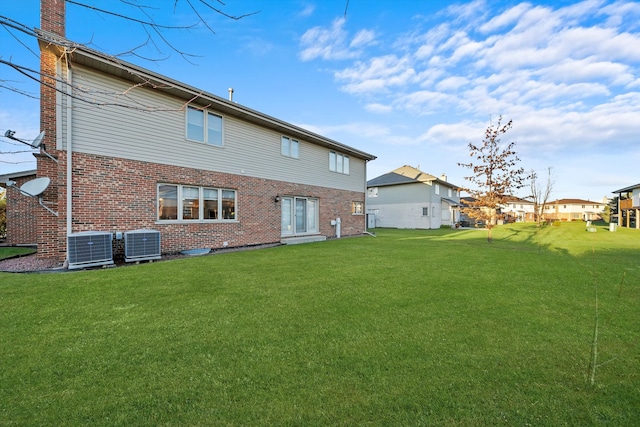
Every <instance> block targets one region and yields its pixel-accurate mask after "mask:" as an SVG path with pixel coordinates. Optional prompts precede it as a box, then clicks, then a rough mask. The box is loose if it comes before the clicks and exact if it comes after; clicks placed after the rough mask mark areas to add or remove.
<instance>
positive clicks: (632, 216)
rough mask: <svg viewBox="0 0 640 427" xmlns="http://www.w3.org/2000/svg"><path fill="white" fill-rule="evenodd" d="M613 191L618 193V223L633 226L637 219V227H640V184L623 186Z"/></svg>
mask: <svg viewBox="0 0 640 427" xmlns="http://www.w3.org/2000/svg"><path fill="white" fill-rule="evenodd" d="M612 193H614V194H617V195H618V225H619V226H621V227H627V228H629V227H631V225H632V221H633V220H635V228H640V221H638V218H639V217H640V184H636V185H631V186H629V187H625V188H621V189H619V190H616V191H612Z"/></svg>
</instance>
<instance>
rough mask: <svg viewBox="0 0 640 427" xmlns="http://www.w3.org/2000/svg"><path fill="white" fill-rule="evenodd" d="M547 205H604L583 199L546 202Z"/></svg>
mask: <svg viewBox="0 0 640 427" xmlns="http://www.w3.org/2000/svg"><path fill="white" fill-rule="evenodd" d="M547 204H548V205H605V204H606V203H603V202H593V201H591V200H583V199H558V200H553V201H551V202H547Z"/></svg>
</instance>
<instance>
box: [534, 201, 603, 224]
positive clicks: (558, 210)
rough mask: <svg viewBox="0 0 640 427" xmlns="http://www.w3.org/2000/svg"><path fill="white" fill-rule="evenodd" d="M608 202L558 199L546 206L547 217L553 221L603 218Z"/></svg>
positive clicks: (545, 213)
mask: <svg viewBox="0 0 640 427" xmlns="http://www.w3.org/2000/svg"><path fill="white" fill-rule="evenodd" d="M605 206H606V203H603V202H593V201H591V200H582V199H558V200H554V201H551V202H548V203H547V205H546V206H545V210H544V216H545V218H547V219H549V220H553V221H579V220H582V221H596V220H600V219H602V214H603V212H604V208H605Z"/></svg>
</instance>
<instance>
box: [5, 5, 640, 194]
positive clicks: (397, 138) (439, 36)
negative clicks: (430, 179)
mask: <svg viewBox="0 0 640 427" xmlns="http://www.w3.org/2000/svg"><path fill="white" fill-rule="evenodd" d="M81 1H82V0H81ZM83 2H84V3H87V4H90V5H94V6H96V7H98V8H103V9H108V10H111V11H114V12H117V13H121V14H123V15H126V16H130V17H135V18H137V19H141V20H146V19H148V18H147V17H146V16H145V15H144V14H143V13H142V12H141V10H142V9H135V8H132V7H131V6H129V5H127V4H125V3H122V2H117V1H115V0H83ZM134 3H135V1H134ZM137 3H138V4H147V5H148V4H156V6H154V7H155V9H154V8H149V9H144V11H145V12H146V13H147V14H149V15H151V16H153V18H154V19H155V21H156V22H157V23H159V24H163V25H171V26H183V25H190V24H196V23H197V22H198V19H197V17H196V15H194V13H193V12H192V11H191V10H190V8H189V5H188V3H187V2H186V0H179V1H178V2H177V7H176V8H175V9H174V8H173V7H172V6H173V3H174V2H163V4H164V3H166V4H167V5H168V6H164V8H162V9H158V7H159V6H157V2H152V1H143V0H138V1H137ZM197 3H198V2H195V1H192V4H197ZM210 3H211V4H216V5H217V6H218V7H219V8H220V9H221V10H223V11H224V12H225V13H228V14H231V15H241V14H247V13H252V12H259V13H256V14H253V15H250V16H247V17H245V18H242V19H240V20H238V21H235V20H230V19H227V18H225V17H223V16H221V15H219V14H217V13H214V12H212V11H210V10H206V9H203V8H200V9H199V10H200V13H202V16H203V17H204V18H205V19H206V21H207V22H208V24H209V26H210V27H211V29H212V30H213V31H214V32H215V33H212V32H211V31H209V30H208V29H207V28H206V27H204V26H203V25H197V26H195V27H193V28H190V29H188V30H186V29H181V30H177V29H173V30H172V29H164V30H162V37H164V38H165V39H166V40H167V41H169V42H170V43H171V44H172V46H173V48H172V47H170V46H168V45H167V44H166V43H165V42H163V40H162V38H161V37H160V36H158V35H157V34H155V33H154V32H153V30H149V29H148V28H147V29H146V30H145V28H144V27H143V26H142V25H140V24H138V23H134V22H130V21H125V20H123V19H119V18H116V17H113V16H108V15H105V14H101V13H98V12H96V11H92V10H89V9H86V8H83V7H80V6H77V5H74V4H71V3H68V4H67V38H69V39H71V40H73V41H75V42H79V43H85V44H88V45H89V46H90V47H92V48H94V49H98V50H101V51H103V52H106V53H109V54H114V55H117V54H123V55H121V58H122V59H124V60H127V61H129V62H133V63H136V64H138V65H141V66H143V67H146V68H149V69H151V70H153V71H155V72H158V73H161V74H164V75H166V76H168V77H171V78H173V79H176V80H180V81H183V82H185V83H187V84H189V85H191V86H195V87H198V88H201V89H203V90H206V91H208V92H211V93H214V94H217V95H220V96H223V97H227V96H228V91H227V90H228V88H229V87H233V88H234V90H235V92H234V101H236V102H238V103H240V104H243V105H246V106H247V107H250V108H253V109H256V110H258V111H261V112H263V113H266V114H269V115H272V116H275V117H277V118H279V119H282V120H285V121H288V122H290V123H293V124H296V125H299V126H302V127H304V128H307V129H310V130H312V131H314V132H317V133H320V134H322V135H325V136H327V137H330V138H332V139H335V140H337V141H340V142H342V143H345V144H347V145H350V146H353V147H355V148H358V149H360V150H363V151H366V152H368V153H371V154H374V155H376V156H377V157H378V158H377V159H376V160H374V161H373V162H371V163H369V166H368V171H367V174H368V177H369V178H374V177H376V176H379V175H382V174H384V173H387V172H389V171H391V170H393V169H395V168H397V167H400V166H403V165H411V166H414V167H419V168H420V169H421V170H423V171H425V172H428V173H431V174H434V175H437V176H439V175H440V174H443V173H444V174H446V175H447V176H448V179H449V181H450V182H452V183H454V184H456V185H466V184H467V182H466V181H465V180H464V177H465V176H467V175H469V171H468V170H467V169H464V168H461V167H459V166H458V165H457V164H458V162H468V161H469V159H470V158H469V151H468V146H467V144H468V143H469V142H473V143H476V144H479V143H481V140H482V137H483V134H484V130H485V129H486V127H487V125H488V124H489V123H490V122H493V123H495V122H496V121H497V118H498V116H499V115H502V116H503V117H504V120H513V128H512V130H511V131H509V132H508V133H507V134H506V135H505V136H504V138H503V142H511V141H516V151H517V152H518V155H519V157H520V158H521V160H522V161H521V163H520V164H521V166H522V167H524V168H525V169H526V170H527V171H529V170H535V171H537V172H539V173H542V174H545V172H546V169H547V168H548V167H551V168H552V172H553V175H554V177H555V186H554V192H553V194H552V197H553V198H582V199H589V200H594V201H600V200H601V199H602V198H603V197H604V196H609V197H611V196H613V195H612V194H611V191H613V190H616V189H618V188H622V187H625V186H628V185H631V184H636V183H638V182H640V173H639V172H638V171H639V170H640V168H639V165H640V3H639V2H630V1H625V0H621V1H537V2H517V1H499V2H498V1H489V0H486V1H473V2H459V3H454V2H449V1H434V0H432V1H418V0H415V1H412V0H393V1H392V0H349V1H347V0H316V1H308V0H279V1H277V2H274V1H272V0H228V1H225V5H221V4H220V3H218V2H215V1H210ZM347 5H348V7H347ZM345 9H346V17H345ZM0 15H1V16H3V17H5V18H9V19H11V20H13V21H17V22H19V23H21V24H24V25H26V26H27V27H30V28H34V27H39V26H40V25H39V1H37V0H22V1H19V2H18V1H3V2H1V3H0ZM0 21H1V18H0ZM3 22H4V21H3ZM150 35H151V39H150V40H151V42H147V40H149V36H150ZM145 42H147V43H146V44H145ZM136 47H138V48H137V49H136V50H135V53H136V54H135V55H131V54H130V51H131V50H132V49H134V48H136ZM127 52H129V54H127ZM179 52H183V53H185V54H189V55H194V56H188V55H181V54H180V53H179ZM37 53H38V46H37V43H36V41H35V40H33V39H32V38H30V37H28V36H26V35H24V34H22V33H20V32H18V31H15V30H11V31H8V30H7V27H6V26H3V27H2V28H0V59H1V60H3V61H9V62H13V63H17V64H19V65H22V66H27V67H30V68H33V69H38V66H39V65H38V57H37ZM144 58H151V59H153V60H147V59H144ZM0 80H1V81H0V86H1V87H0V97H1V99H0V131H1V132H0V135H4V132H5V130H6V129H12V130H14V131H16V135H15V136H17V137H20V138H23V139H33V138H35V137H36V136H37V134H38V133H39V120H38V114H39V113H38V100H37V96H38V86H37V84H35V83H33V82H30V81H29V80H28V79H27V78H25V77H24V76H22V75H20V74H18V73H16V72H15V71H13V69H12V68H10V67H8V66H7V65H4V64H0ZM16 90H19V91H21V92H24V93H26V94H30V95H33V97H30V96H27V95H24V94H17V93H16ZM10 142H11V141H10V140H8V139H7V138H5V137H4V136H0V152H1V153H2V154H0V174H4V173H9V172H14V171H18V170H24V169H29V168H33V167H35V162H34V161H33V160H32V159H33V157H32V156H31V154H30V153H18V154H9V152H15V151H19V150H24V148H25V146H22V145H12V144H10ZM518 195H520V196H526V195H527V192H526V189H521V190H520V191H519V192H518Z"/></svg>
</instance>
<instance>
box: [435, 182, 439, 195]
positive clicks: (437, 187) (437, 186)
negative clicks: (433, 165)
mask: <svg viewBox="0 0 640 427" xmlns="http://www.w3.org/2000/svg"><path fill="white" fill-rule="evenodd" d="M434 191H435V192H436V194H440V184H435V186H434Z"/></svg>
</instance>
